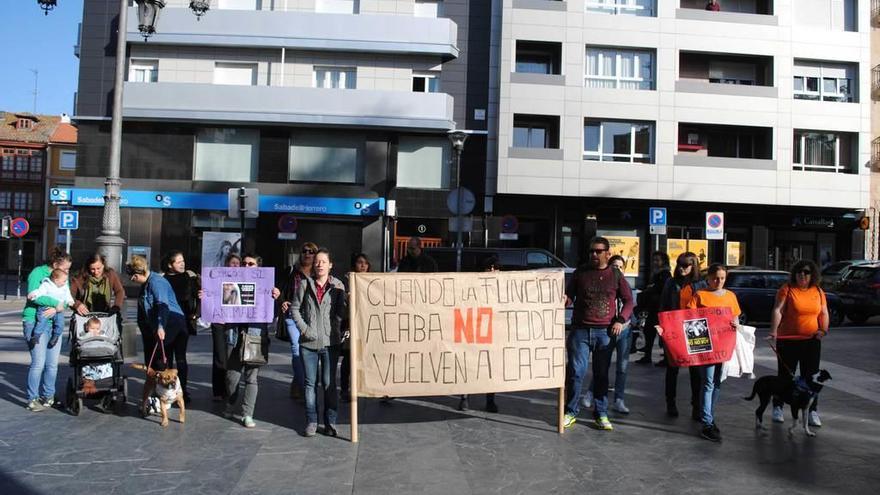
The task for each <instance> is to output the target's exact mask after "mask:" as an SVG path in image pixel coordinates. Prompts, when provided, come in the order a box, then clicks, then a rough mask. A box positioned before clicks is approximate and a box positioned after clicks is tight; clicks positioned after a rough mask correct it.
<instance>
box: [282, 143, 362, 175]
mask: <svg viewBox="0 0 880 495" xmlns="http://www.w3.org/2000/svg"><path fill="white" fill-rule="evenodd" d="M365 141H366V138H365V137H364V136H363V135H360V134H325V133H320V134H319V133H308V132H298V133H295V134H294V135H293V136H291V143H290V154H289V156H290V158H289V163H288V178H289V179H290V180H291V181H303V182H337V183H345V184H357V183H361V182H363V156H364V142H365Z"/></svg>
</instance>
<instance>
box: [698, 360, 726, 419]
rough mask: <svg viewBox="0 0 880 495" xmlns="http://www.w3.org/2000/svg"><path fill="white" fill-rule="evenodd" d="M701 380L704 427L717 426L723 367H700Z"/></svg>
mask: <svg viewBox="0 0 880 495" xmlns="http://www.w3.org/2000/svg"><path fill="white" fill-rule="evenodd" d="M699 370H700V379H701V380H702V391H703V393H702V395H703V415H702V418H701V419H702V421H703V425H705V426H709V425H713V424H715V404H716V403H717V402H718V396H719V395H721V365H720V364H710V365H708V366H700V368H699Z"/></svg>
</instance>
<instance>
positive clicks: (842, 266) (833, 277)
mask: <svg viewBox="0 0 880 495" xmlns="http://www.w3.org/2000/svg"><path fill="white" fill-rule="evenodd" d="M865 263H871V261H868V260H844V261H838V262H835V263H831V264H830V265H828V266H826V267H825V268H823V269H822V288H823V289H825V290H831V291H833V290H836V289H837V285H838V284H839V283H840V281H841V280H842V279H843V277H844V276H845V275H846V273H847V272H848V271H849V269H850V268H851V267H853V266H856V265H862V264H865Z"/></svg>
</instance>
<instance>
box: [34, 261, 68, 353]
mask: <svg viewBox="0 0 880 495" xmlns="http://www.w3.org/2000/svg"><path fill="white" fill-rule="evenodd" d="M27 297H28V299H30V300H31V301H35V302H36V303H37V304H39V303H40V301H39V300H38V299H39V298H41V297H49V298H52V299H54V300H56V301H58V305H57V306H56V307H55V311H56V312H55V316H52V317H50V318H47V317H45V316H43V311H44V310H45V309H46V308H47V307H48V306H40V308H39V310H38V311H37V324H36V326H35V327H34V333H33V334H32V335H31V338H30V339H28V345H29V346H30V348H31V349H33V348H34V346H35V345H37V342H39V340H40V335H43V333H44V332H46V331H47V328H46V327H50V328H51V331H52V334H51V337H50V338H49V344H48V347H49V349H51V348H53V347H55V345H56V344H57V343H58V339H60V338H61V334H62V333H64V308H66V307H70V306H71V305H73V296H71V295H70V286H68V285H67V272H65V271H63V270H59V269H58V268H56V269H54V270H52V273H51V274H50V275H49V276H48V277H46V278H44V279H43V281H42V282H40V286H39V287H37V289H36V290H34V291H32V292H30V293H29V294H28V295H27Z"/></svg>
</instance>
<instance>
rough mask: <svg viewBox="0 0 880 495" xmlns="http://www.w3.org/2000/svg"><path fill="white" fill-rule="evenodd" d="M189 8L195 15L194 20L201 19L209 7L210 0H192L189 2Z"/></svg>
mask: <svg viewBox="0 0 880 495" xmlns="http://www.w3.org/2000/svg"><path fill="white" fill-rule="evenodd" d="M189 8H190V10H192V11H193V14H195V15H196V20H197V21H201V20H202V16H203V15H205V14H207V13H208V10H210V9H211V0H192V1H190V2H189Z"/></svg>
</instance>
